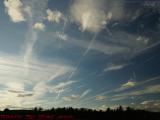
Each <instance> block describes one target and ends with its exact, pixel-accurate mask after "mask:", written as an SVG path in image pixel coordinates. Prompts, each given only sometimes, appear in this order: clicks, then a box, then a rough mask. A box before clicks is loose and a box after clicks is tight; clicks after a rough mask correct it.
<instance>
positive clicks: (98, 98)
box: [96, 95, 107, 101]
mask: <svg viewBox="0 0 160 120" xmlns="http://www.w3.org/2000/svg"><path fill="white" fill-rule="evenodd" d="M106 98H107V97H106V96H103V95H97V96H96V100H97V101H102V100H106Z"/></svg>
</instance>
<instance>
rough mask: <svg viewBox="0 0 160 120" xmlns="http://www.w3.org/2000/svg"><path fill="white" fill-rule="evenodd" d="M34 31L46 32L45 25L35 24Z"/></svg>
mask: <svg viewBox="0 0 160 120" xmlns="http://www.w3.org/2000/svg"><path fill="white" fill-rule="evenodd" d="M34 29H36V30H41V31H44V29H45V25H44V24H43V23H40V22H37V23H35V24H34Z"/></svg>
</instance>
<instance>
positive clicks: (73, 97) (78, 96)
mask: <svg viewBox="0 0 160 120" xmlns="http://www.w3.org/2000/svg"><path fill="white" fill-rule="evenodd" d="M89 92H91V89H88V90H85V91H84V92H83V93H81V94H77V95H74V94H72V95H70V96H65V97H63V100H64V101H67V102H71V101H74V100H79V99H82V98H84V97H85V96H86V95H88V94H89Z"/></svg>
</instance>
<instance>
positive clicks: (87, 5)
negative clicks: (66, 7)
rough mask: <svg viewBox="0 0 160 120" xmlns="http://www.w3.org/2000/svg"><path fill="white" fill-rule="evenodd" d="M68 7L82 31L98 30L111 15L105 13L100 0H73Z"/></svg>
mask: <svg viewBox="0 0 160 120" xmlns="http://www.w3.org/2000/svg"><path fill="white" fill-rule="evenodd" d="M70 9H71V10H70V11H71V15H72V17H73V19H74V21H75V22H76V23H77V24H80V26H81V30H82V31H85V30H87V31H90V32H99V31H100V30H101V29H103V28H104V27H105V25H106V24H107V22H108V21H109V20H110V19H111V17H112V13H111V12H108V13H106V12H105V11H104V9H103V3H102V1H98V0H97V1H95V0H75V1H74V2H73V4H72V6H71V8H70Z"/></svg>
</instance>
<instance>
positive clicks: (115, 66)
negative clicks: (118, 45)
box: [104, 64, 125, 72]
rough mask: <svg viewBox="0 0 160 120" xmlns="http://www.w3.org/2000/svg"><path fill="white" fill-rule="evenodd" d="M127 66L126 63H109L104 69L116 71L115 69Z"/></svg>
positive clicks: (105, 70)
mask: <svg viewBox="0 0 160 120" xmlns="http://www.w3.org/2000/svg"><path fill="white" fill-rule="evenodd" d="M124 66H125V64H109V65H107V67H106V68H105V69H104V72H108V71H114V70H120V69H122V68H123V67H124Z"/></svg>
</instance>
